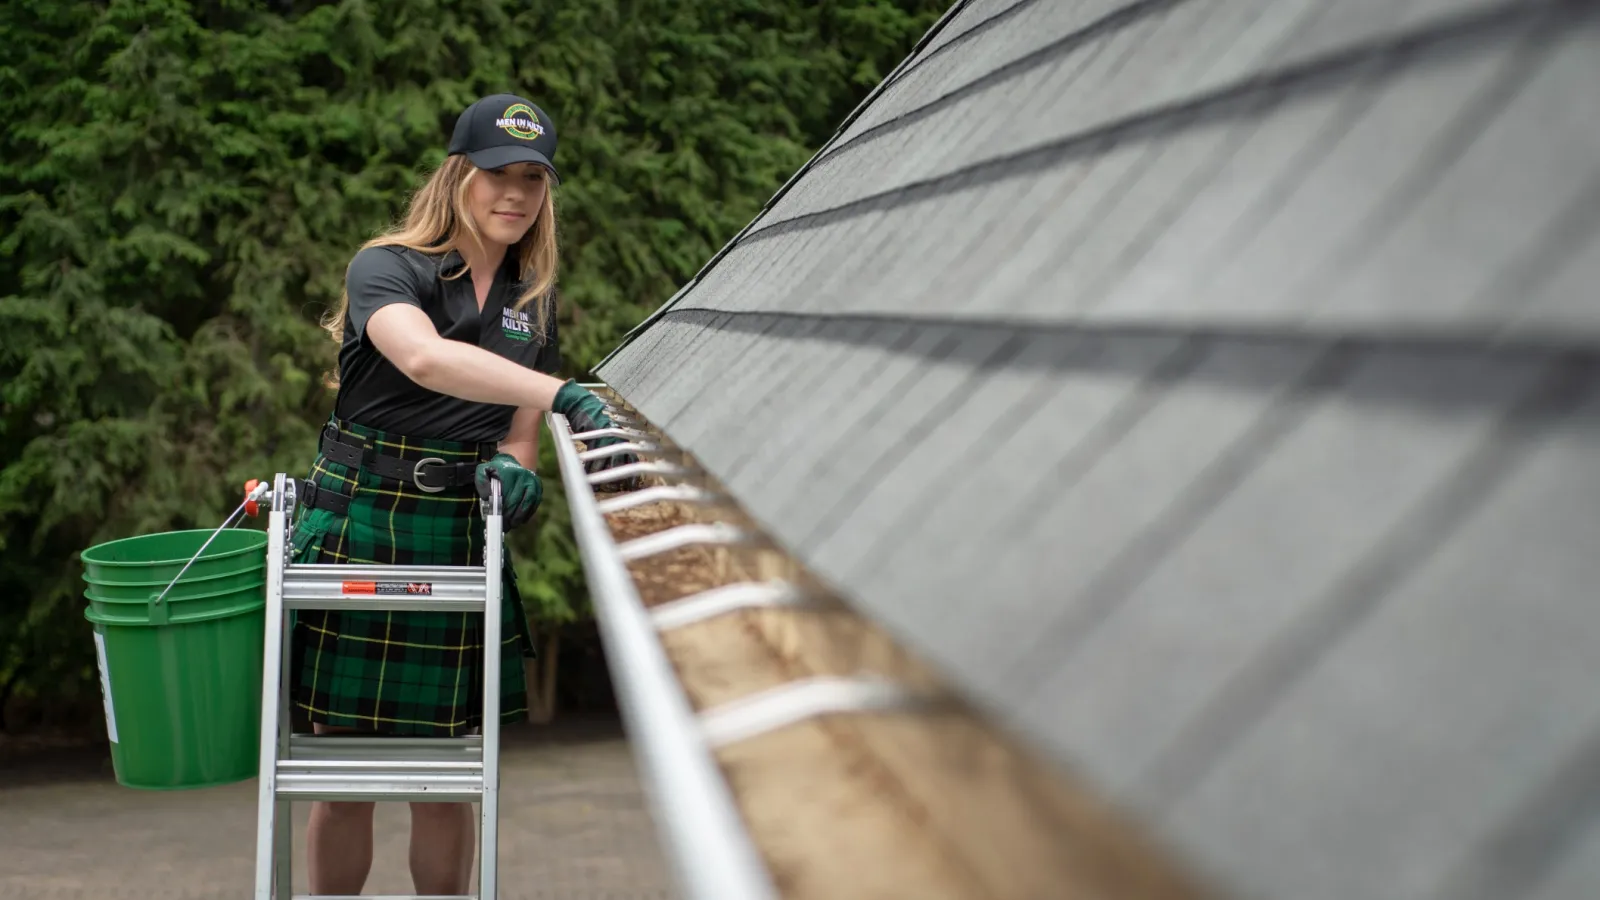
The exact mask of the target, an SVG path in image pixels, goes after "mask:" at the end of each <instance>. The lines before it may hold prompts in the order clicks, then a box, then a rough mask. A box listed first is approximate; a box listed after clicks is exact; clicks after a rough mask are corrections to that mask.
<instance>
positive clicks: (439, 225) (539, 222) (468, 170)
mask: <svg viewBox="0 0 1600 900" xmlns="http://www.w3.org/2000/svg"><path fill="white" fill-rule="evenodd" d="M477 174H478V168H477V167H476V166H474V165H473V164H472V163H471V162H470V161H468V159H467V158H466V157H465V156H450V157H447V158H446V159H445V161H444V164H443V165H441V166H439V168H438V169H435V170H434V172H433V174H432V175H431V176H429V178H428V181H427V183H426V184H424V185H423V186H422V187H421V188H420V189H418V190H417V192H416V193H415V194H414V195H412V197H411V203H410V205H409V206H408V207H407V208H406V214H405V218H404V219H403V220H402V221H401V222H400V224H399V225H397V226H395V227H394V228H391V229H390V230H389V231H387V232H385V233H383V234H381V235H379V236H377V237H375V238H373V239H371V240H369V241H367V242H366V243H365V244H362V245H361V249H362V250H365V249H367V248H368V247H392V246H401V247H407V248H409V249H412V250H417V251H420V252H423V253H428V254H443V253H448V252H450V251H451V250H460V249H461V246H462V244H463V243H467V242H471V243H477V242H481V241H482V239H483V236H482V235H480V234H479V233H478V226H477V224H476V223H475V222H473V221H472V216H470V215H468V213H467V192H468V191H469V190H471V186H472V179H473V178H474V177H475V176H476V175H477ZM554 193H555V192H554V191H551V190H548V189H547V190H546V191H545V193H544V205H543V206H541V207H540V208H539V214H538V215H537V216H535V217H534V220H533V227H532V228H530V229H528V233H527V234H526V235H524V236H523V238H522V240H520V241H518V242H517V243H516V244H515V245H513V246H512V247H510V248H509V249H507V251H506V252H507V253H508V254H515V257H514V258H515V259H516V260H517V277H518V279H519V280H521V281H523V282H525V283H526V285H527V287H526V288H525V289H524V290H523V292H522V295H521V296H520V297H518V298H517V301H516V303H515V304H514V308H515V309H517V310H522V309H525V308H526V307H527V306H528V304H529V303H532V302H533V301H535V300H539V301H540V303H539V308H538V311H537V313H536V314H535V317H534V320H535V321H536V322H537V323H538V327H539V333H540V334H543V335H547V334H549V331H548V330H547V328H546V326H547V325H548V324H549V321H548V320H549V315H550V306H551V304H549V303H546V302H544V301H545V300H546V299H547V298H548V297H549V296H550V293H551V288H552V287H553V286H554V285H555V281H556V209H555V199H554V197H553V196H552V195H553V194H554ZM463 232H465V233H466V235H468V236H469V237H467V238H466V239H465V240H464V239H463ZM465 271H466V270H465V269H462V270H461V272H458V273H457V274H456V275H454V276H450V277H453V278H459V277H461V274H462V273H464V272H465ZM530 273H531V274H532V275H533V276H534V277H533V278H532V279H531V280H530V279H529V277H528V276H529V275H530ZM349 308H350V294H349V291H348V290H347V289H341V290H340V291H339V304H338V306H337V307H335V308H334V309H332V310H329V311H328V314H327V315H326V316H324V317H323V319H322V327H323V330H325V331H327V332H328V334H330V335H332V336H333V340H334V341H335V342H336V343H342V342H343V341H344V320H345V313H346V312H347V311H348V310H349ZM337 379H338V374H337V370H336V371H335V372H334V374H333V375H331V376H330V379H329V380H330V384H329V386H330V387H336V386H337V383H338V382H337Z"/></svg>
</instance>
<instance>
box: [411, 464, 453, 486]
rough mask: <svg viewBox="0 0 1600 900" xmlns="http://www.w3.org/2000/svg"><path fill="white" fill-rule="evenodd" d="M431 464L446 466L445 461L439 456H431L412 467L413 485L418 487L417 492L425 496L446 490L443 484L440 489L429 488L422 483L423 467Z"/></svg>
mask: <svg viewBox="0 0 1600 900" xmlns="http://www.w3.org/2000/svg"><path fill="white" fill-rule="evenodd" d="M429 463H438V464H439V465H441V466H442V465H444V464H445V462H444V460H442V459H440V458H439V457H437V456H430V457H428V458H427V459H419V460H417V464H416V465H415V466H412V467H411V483H412V484H414V485H416V486H417V490H419V491H421V492H423V493H424V494H437V493H439V492H440V491H442V490H444V487H445V486H444V485H442V484H441V485H439V486H438V487H428V486H427V485H425V484H423V483H422V467H423V466H425V465H427V464H429Z"/></svg>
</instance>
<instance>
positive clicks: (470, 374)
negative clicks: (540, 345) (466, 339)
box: [366, 303, 565, 411]
mask: <svg viewBox="0 0 1600 900" xmlns="http://www.w3.org/2000/svg"><path fill="white" fill-rule="evenodd" d="M366 336H367V339H368V340H370V341H372V343H373V346H375V347H377V348H378V352H379V353H382V354H383V355H384V358H386V359H388V360H389V361H390V362H392V363H394V365H395V368H397V369H399V370H400V371H401V372H404V373H405V375H406V377H407V378H410V379H411V380H412V381H414V382H416V383H417V384H419V385H421V386H422V387H425V388H427V389H428V390H430V391H437V392H439V393H441V394H447V395H449V396H451V397H460V398H461V399H463V400H471V401H474V402H477V403H504V404H506V405H509V406H515V407H518V408H519V410H522V409H532V410H535V411H543V410H547V409H549V408H550V407H551V405H552V404H553V403H554V402H555V396H556V391H558V390H560V389H561V385H562V384H564V383H565V382H564V380H563V379H560V378H555V377H552V376H550V375H546V374H544V373H543V372H537V371H534V370H533V369H528V368H524V367H522V366H519V365H517V364H516V363H514V362H512V361H511V360H509V359H506V358H504V357H501V356H497V355H495V354H494V353H491V352H489V351H488V350H484V349H483V348H481V347H474V346H472V345H471V344H466V343H463V342H461V341H452V340H447V339H445V338H443V337H440V336H439V332H438V330H437V329H435V328H434V327H433V321H432V320H431V319H429V318H428V315H427V313H424V312H423V311H422V310H420V309H418V308H416V307H415V306H409V305H407V304H404V303H390V304H388V305H387V306H384V307H383V308H381V309H379V310H378V311H377V312H375V313H373V314H372V317H371V318H369V319H368V320H367V327H366Z"/></svg>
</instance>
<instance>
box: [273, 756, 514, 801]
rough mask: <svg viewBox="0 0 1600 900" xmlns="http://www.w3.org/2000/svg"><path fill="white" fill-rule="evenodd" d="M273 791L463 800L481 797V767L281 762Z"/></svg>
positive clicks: (321, 796) (288, 796) (291, 796)
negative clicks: (275, 787) (275, 788)
mask: <svg viewBox="0 0 1600 900" xmlns="http://www.w3.org/2000/svg"><path fill="white" fill-rule="evenodd" d="M277 794H278V796H279V797H280V798H281V799H285V800H410V801H413V802H415V801H425V800H427V801H466V800H479V799H481V798H482V796H483V765H482V764H481V763H477V762H467V761H463V762H447V763H441V762H420V761H413V760H404V761H398V762H395V761H390V762H382V761H376V760H366V761H359V760H285V761H282V762H280V763H278V777H277Z"/></svg>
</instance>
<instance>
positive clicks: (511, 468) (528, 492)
mask: <svg viewBox="0 0 1600 900" xmlns="http://www.w3.org/2000/svg"><path fill="white" fill-rule="evenodd" d="M490 478H497V479H499V481H500V512H501V514H502V515H504V516H505V520H504V522H505V529H506V530H507V531H510V530H511V529H513V528H516V527H517V526H518V525H521V524H522V523H524V522H526V521H528V520H529V519H531V518H533V513H534V511H535V510H537V509H538V508H539V501H541V500H543V499H544V482H542V481H540V480H539V476H538V475H537V474H536V473H534V472H530V471H528V470H527V469H524V468H523V467H522V463H519V462H517V458H516V457H515V456H512V455H511V454H509V453H497V454H495V457H494V459H491V460H489V461H488V462H485V463H479V464H478V472H477V478H476V479H475V480H476V482H477V486H478V496H480V497H482V498H484V499H485V500H487V499H489V479H490Z"/></svg>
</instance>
